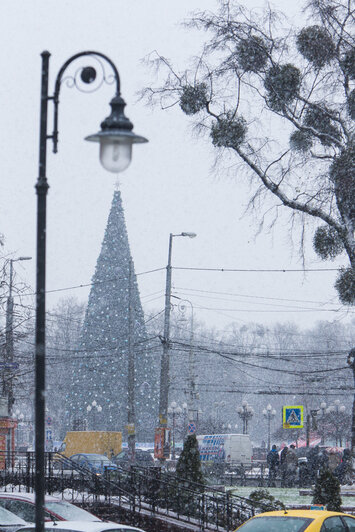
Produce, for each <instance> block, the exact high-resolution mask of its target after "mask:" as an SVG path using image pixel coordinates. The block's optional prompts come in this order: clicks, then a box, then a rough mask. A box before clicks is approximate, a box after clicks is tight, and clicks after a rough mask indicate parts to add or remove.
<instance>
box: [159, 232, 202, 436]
mask: <svg viewBox="0 0 355 532" xmlns="http://www.w3.org/2000/svg"><path fill="white" fill-rule="evenodd" d="M178 236H187V237H189V238H195V236H196V233H188V232H183V233H179V234H177V235H174V234H172V233H170V236H169V251H168V264H167V267H166V288H165V311H164V336H163V338H162V344H163V353H162V357H161V366H160V397H159V426H160V427H165V428H166V427H167V423H168V420H167V414H168V401H169V350H170V311H171V256H172V247H173V238H174V237H178Z"/></svg>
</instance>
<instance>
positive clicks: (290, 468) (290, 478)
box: [285, 444, 298, 488]
mask: <svg viewBox="0 0 355 532" xmlns="http://www.w3.org/2000/svg"><path fill="white" fill-rule="evenodd" d="M285 460H286V485H287V487H288V488H292V487H293V486H294V484H295V480H296V474H297V466H298V458H297V453H296V450H295V446H294V445H293V444H291V445H290V448H289V449H288V451H287V454H286V459H285Z"/></svg>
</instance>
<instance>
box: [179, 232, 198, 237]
mask: <svg viewBox="0 0 355 532" xmlns="http://www.w3.org/2000/svg"><path fill="white" fill-rule="evenodd" d="M181 236H188V237H189V238H195V237H196V236H197V234H196V233H188V232H186V231H184V232H183V233H181Z"/></svg>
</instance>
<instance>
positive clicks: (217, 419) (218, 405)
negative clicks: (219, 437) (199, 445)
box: [214, 401, 226, 432]
mask: <svg viewBox="0 0 355 532" xmlns="http://www.w3.org/2000/svg"><path fill="white" fill-rule="evenodd" d="M225 406H226V402H225V401H215V402H214V407H215V422H216V427H215V430H218V432H219V428H220V425H219V423H220V409H221V408H224V407H225Z"/></svg>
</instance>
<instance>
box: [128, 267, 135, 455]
mask: <svg viewBox="0 0 355 532" xmlns="http://www.w3.org/2000/svg"><path fill="white" fill-rule="evenodd" d="M132 282H133V264H132V259H131V258H130V260H129V275H128V283H129V284H128V405H127V431H128V453H129V459H130V462H131V463H132V464H134V462H135V453H136V427H135V405H134V399H135V397H134V395H135V394H134V374H135V360H134V358H135V357H134V347H133V315H134V309H133V308H132Z"/></svg>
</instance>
